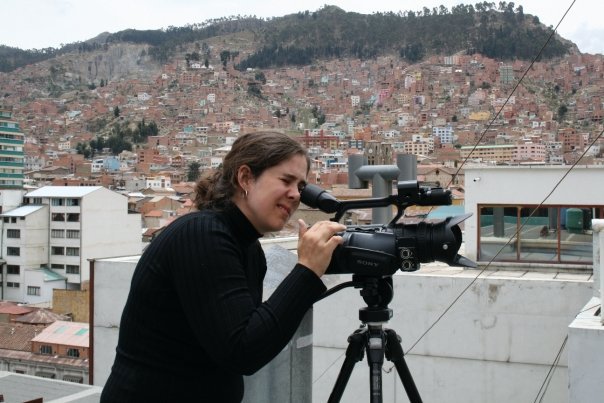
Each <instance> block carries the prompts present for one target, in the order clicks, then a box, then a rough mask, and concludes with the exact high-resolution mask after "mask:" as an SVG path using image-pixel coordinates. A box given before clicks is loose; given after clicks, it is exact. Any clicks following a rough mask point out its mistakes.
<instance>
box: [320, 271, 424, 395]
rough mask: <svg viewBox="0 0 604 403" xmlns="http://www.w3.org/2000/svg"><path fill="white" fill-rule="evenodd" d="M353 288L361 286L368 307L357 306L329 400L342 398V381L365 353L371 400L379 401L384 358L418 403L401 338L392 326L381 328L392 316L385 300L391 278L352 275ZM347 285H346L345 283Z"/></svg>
mask: <svg viewBox="0 0 604 403" xmlns="http://www.w3.org/2000/svg"><path fill="white" fill-rule="evenodd" d="M352 283H353V284H355V285H354V286H355V288H362V290H361V295H362V296H363V299H364V300H365V302H367V304H368V306H367V307H365V308H361V309H359V319H360V320H361V322H362V324H361V327H360V328H359V329H357V330H356V331H354V332H353V333H352V334H351V335H350V336H349V337H348V348H347V349H346V358H345V359H344V363H343V364H342V368H341V369H340V373H339V374H338V378H337V379H336V383H335V385H334V387H333V389H332V392H331V395H330V396H329V400H328V402H329V403H337V402H339V401H340V399H341V398H342V394H343V393H344V389H345V388H346V384H347V383H348V380H349V379H350V375H351V374H352V370H353V369H354V366H355V364H356V363H357V362H359V361H361V360H362V359H363V356H364V353H365V351H366V352H367V363H368V364H369V376H370V379H369V386H370V399H371V403H382V366H383V364H384V357H386V359H387V360H388V361H390V362H392V363H393V364H394V366H395V368H396V371H397V373H398V376H399V378H400V380H401V382H402V384H403V387H404V388H405V391H406V392H407V397H408V398H409V401H410V402H411V403H422V399H421V397H420V395H419V392H418V390H417V387H416V386H415V382H414V381H413V378H412V376H411V372H410V371H409V367H408V366H407V363H406V362H405V357H404V353H403V348H402V347H401V339H400V337H399V335H398V334H396V332H395V331H394V330H392V329H384V328H383V324H384V323H386V322H387V321H388V320H389V319H390V318H391V317H392V309H390V308H388V303H389V302H390V301H391V300H392V278H391V277H386V278H375V277H362V276H356V275H355V276H353V282H352ZM349 286H350V285H349Z"/></svg>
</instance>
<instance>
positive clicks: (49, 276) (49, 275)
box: [42, 267, 67, 281]
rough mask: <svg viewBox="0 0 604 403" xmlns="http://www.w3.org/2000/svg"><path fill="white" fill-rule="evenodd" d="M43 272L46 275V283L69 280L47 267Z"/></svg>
mask: <svg viewBox="0 0 604 403" xmlns="http://www.w3.org/2000/svg"><path fill="white" fill-rule="evenodd" d="M42 272H43V273H44V281H58V280H67V277H65V276H63V275H61V274H59V273H57V272H56V271H53V270H51V269H49V268H47V267H44V268H43V269H42Z"/></svg>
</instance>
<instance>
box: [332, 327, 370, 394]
mask: <svg viewBox="0 0 604 403" xmlns="http://www.w3.org/2000/svg"><path fill="white" fill-rule="evenodd" d="M366 332H367V330H366V329H358V330H356V331H355V332H354V333H353V334H351V335H350V336H349V337H348V348H347V349H346V358H345V359H344V363H343V364H342V368H341V369H340V373H339V374H338V379H337V380H336V383H335V385H334V386H333V389H332V391H331V395H329V400H328V403H337V402H339V401H340V399H342V394H343V393H344V389H345V388H346V384H347V383H348V380H349V379H350V375H351V374H352V370H353V368H354V365H355V364H356V363H357V362H359V361H361V360H362V359H363V355H364V348H365V340H366V339H367V336H366Z"/></svg>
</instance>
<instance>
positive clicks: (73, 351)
mask: <svg viewBox="0 0 604 403" xmlns="http://www.w3.org/2000/svg"><path fill="white" fill-rule="evenodd" d="M79 356H80V350H78V349H77V348H68V349H67V357H74V358H78V357H79Z"/></svg>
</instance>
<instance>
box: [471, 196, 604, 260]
mask: <svg viewBox="0 0 604 403" xmlns="http://www.w3.org/2000/svg"><path fill="white" fill-rule="evenodd" d="M602 217H604V207H603V206H543V205H542V206H479V217H478V225H479V228H480V230H479V238H478V260H480V261H506V262H519V261H522V262H535V263H575V264H585V265H591V264H592V263H593V262H592V261H593V237H592V231H591V219H592V218H602Z"/></svg>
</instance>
